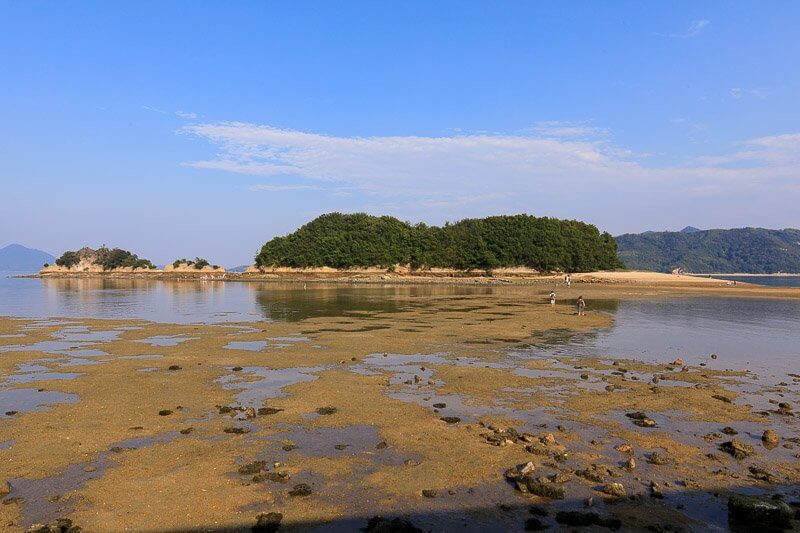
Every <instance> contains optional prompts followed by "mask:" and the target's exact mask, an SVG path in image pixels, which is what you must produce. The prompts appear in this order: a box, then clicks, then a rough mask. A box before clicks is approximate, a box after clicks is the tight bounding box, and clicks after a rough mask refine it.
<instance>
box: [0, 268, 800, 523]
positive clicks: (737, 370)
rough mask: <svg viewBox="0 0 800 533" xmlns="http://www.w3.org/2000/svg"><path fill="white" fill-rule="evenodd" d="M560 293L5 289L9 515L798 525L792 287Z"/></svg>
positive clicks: (3, 445) (796, 315)
mask: <svg viewBox="0 0 800 533" xmlns="http://www.w3.org/2000/svg"><path fill="white" fill-rule="evenodd" d="M552 283H554V280H546V281H542V282H540V283H532V284H526V285H522V284H520V285H516V284H509V285H481V284H478V285H477V286H469V285H412V284H395V285H392V284H385V285H381V284H377V283H376V284H369V285H367V286H349V285H343V284H339V285H326V284H322V283H319V284H316V283H315V284H309V285H308V287H306V288H304V287H303V285H302V284H298V283H291V284H278V283H269V284H264V283H252V284H250V283H234V284H229V283H216V282H207V283H203V282H196V281H192V282H189V281H186V282H179V281H158V280H141V279H139V280H135V279H108V278H85V279H20V280H6V281H5V282H3V283H0V291H2V295H3V299H2V303H1V304H0V306H1V308H0V315H3V316H5V318H2V319H0V375H2V383H1V384H0V407H2V409H0V410H1V411H2V413H5V414H4V415H2V419H0V481H6V482H7V483H8V486H5V485H2V486H0V489H2V488H3V487H5V489H6V490H4V491H3V492H8V493H7V494H5V495H4V496H3V501H4V503H6V505H2V506H0V520H2V522H0V523H2V524H3V526H4V527H5V528H7V529H9V530H25V529H27V528H28V527H29V526H31V525H32V524H34V523H52V522H54V521H55V520H57V519H59V518H68V519H70V520H72V521H73V523H74V524H76V525H78V526H80V527H82V528H84V530H86V531H119V530H131V531H182V530H220V529H229V530H243V531H247V530H250V529H251V528H252V527H253V526H254V525H256V523H257V520H258V518H257V517H258V516H259V515H262V516H261V519H260V520H261V523H262V525H263V526H264V527H265V528H269V527H272V526H274V525H275V523H276V522H277V521H280V524H281V526H280V527H281V530H284V529H286V530H292V529H295V530H302V529H311V528H322V529H329V530H353V529H358V528H368V530H374V531H387V530H392V529H391V527H411V525H412V524H413V526H414V527H417V528H420V529H422V530H442V529H467V530H487V529H505V530H521V529H524V528H525V527H528V528H529V529H535V528H537V527H545V526H549V527H551V528H556V527H569V526H577V525H590V526H593V527H606V528H612V529H614V528H623V529H644V528H648V527H652V528H654V529H655V530H659V529H658V528H662V530H663V529H666V528H667V527H670V528H672V529H673V530H676V529H677V530H680V529H683V530H690V531H691V530H696V531H701V530H702V531H705V530H708V529H717V530H725V529H727V528H728V527H729V512H730V511H729V508H732V509H734V512H733V515H732V516H733V518H734V521H735V520H737V519H738V520H742V518H741V516H745V517H746V518H745V519H750V518H752V515H747V508H748V502H747V501H743V502H738V503H737V501H734V503H733V504H732V507H731V506H729V497H730V495H731V494H746V495H761V496H765V497H766V498H767V499H769V498H771V497H773V496H779V497H780V499H777V500H770V501H771V502H772V507H771V508H770V511H769V512H768V513H767V515H768V518H767V520H770V521H772V522H771V523H772V525H775V524H779V525H783V526H787V527H791V526H792V525H794V526H795V527H796V526H797V521H796V520H794V516H795V513H796V512H797V506H796V502H798V501H799V500H800V493H799V492H798V491H799V490H800V489H799V488H798V485H800V458H799V457H800V455H799V454H800V423H798V420H797V417H796V416H795V411H797V409H798V401H800V372H799V371H798V365H797V357H798V351H800V350H798V345H800V342H798V341H800V334H798V333H797V331H798V328H797V325H798V324H800V299H799V298H798V295H797V290H796V289H777V288H762V287H753V286H748V285H747V284H738V285H737V287H730V286H726V285H724V284H719V283H713V282H709V283H700V282H697V283H687V284H685V285H679V284H672V285H664V284H661V285H658V284H647V283H644V282H638V283H632V282H630V283H624V282H620V281H619V280H617V281H616V282H609V281H605V282H596V283H574V284H573V286H572V288H569V289H567V288H565V287H563V286H561V287H559V288H558V291H557V292H558V303H557V305H556V306H554V307H551V306H550V304H549V302H547V301H546V295H547V293H548V292H549V290H550V288H551V285H552ZM579 294H580V295H583V296H584V297H585V298H586V299H587V302H588V314H587V315H586V316H582V317H579V316H577V315H576V314H575V312H574V308H573V305H572V303H573V302H574V299H575V298H576V297H577V296H578V295H579ZM765 432H766V435H765ZM751 503H752V502H751ZM269 513H276V514H269ZM277 513H280V517H279V516H278V514H277ZM738 513H744V514H738ZM379 516H380V517H383V519H382V520H381V519H377V518H375V517H379ZM737 517H740V518H737ZM395 518H398V520H395V521H394V522H393V520H394V519H395ZM270 524H272V526H270ZM734 525H735V522H734ZM370 528H371V529H370ZM264 530H269V529H264ZM406 530H409V529H406Z"/></svg>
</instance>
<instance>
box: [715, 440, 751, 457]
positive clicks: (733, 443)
mask: <svg viewBox="0 0 800 533" xmlns="http://www.w3.org/2000/svg"><path fill="white" fill-rule="evenodd" d="M719 449H720V450H722V451H723V452H726V453H729V454H731V455H732V456H733V457H734V458H735V459H738V460H742V459H744V458H745V457H748V456H750V455H753V454H754V453H755V450H753V447H752V446H750V445H749V444H745V443H743V442H739V441H738V440H736V439H732V440H729V441H727V442H723V443H722V444H720V445H719Z"/></svg>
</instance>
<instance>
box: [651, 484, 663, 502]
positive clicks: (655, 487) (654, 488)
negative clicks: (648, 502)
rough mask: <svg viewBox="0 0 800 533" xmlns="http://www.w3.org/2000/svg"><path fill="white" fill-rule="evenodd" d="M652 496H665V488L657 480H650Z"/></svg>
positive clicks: (660, 497) (659, 497)
mask: <svg viewBox="0 0 800 533" xmlns="http://www.w3.org/2000/svg"><path fill="white" fill-rule="evenodd" d="M650 497H651V498H657V499H659V500H660V499H662V498H664V489H662V488H661V485H659V484H658V483H656V482H655V481H651V482H650Z"/></svg>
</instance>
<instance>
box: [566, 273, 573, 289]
mask: <svg viewBox="0 0 800 533" xmlns="http://www.w3.org/2000/svg"><path fill="white" fill-rule="evenodd" d="M564 281H566V282H567V288H570V287H572V276H570V275H569V274H567V276H566V277H565V278H564Z"/></svg>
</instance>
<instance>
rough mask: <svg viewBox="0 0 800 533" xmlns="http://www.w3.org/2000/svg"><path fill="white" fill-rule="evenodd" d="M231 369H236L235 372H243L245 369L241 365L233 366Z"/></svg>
mask: <svg viewBox="0 0 800 533" xmlns="http://www.w3.org/2000/svg"><path fill="white" fill-rule="evenodd" d="M231 370H232V371H234V372H241V371H242V370H244V369H243V368H242V367H240V366H235V367H233V368H231Z"/></svg>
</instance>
